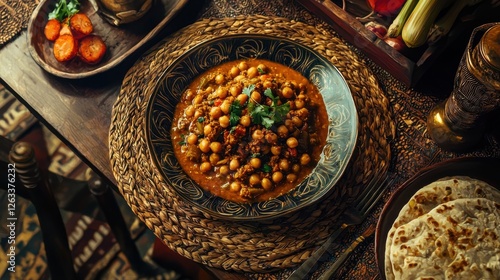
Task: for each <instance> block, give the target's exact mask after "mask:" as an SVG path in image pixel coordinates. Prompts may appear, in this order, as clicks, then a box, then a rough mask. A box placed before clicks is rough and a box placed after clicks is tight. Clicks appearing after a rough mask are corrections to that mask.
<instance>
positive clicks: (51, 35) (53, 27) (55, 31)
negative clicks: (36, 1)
mask: <svg viewBox="0 0 500 280" xmlns="http://www.w3.org/2000/svg"><path fill="white" fill-rule="evenodd" d="M59 31H61V23H60V22H59V21H58V20H57V19H55V18H54V19H50V20H48V21H47V23H46V24H45V28H44V30H43V33H44V34H45V38H47V40H49V41H55V40H56V39H57V37H59Z"/></svg>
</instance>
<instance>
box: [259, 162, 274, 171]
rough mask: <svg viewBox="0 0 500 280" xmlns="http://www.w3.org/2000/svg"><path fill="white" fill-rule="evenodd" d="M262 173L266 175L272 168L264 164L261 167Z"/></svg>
mask: <svg viewBox="0 0 500 280" xmlns="http://www.w3.org/2000/svg"><path fill="white" fill-rule="evenodd" d="M262 171H264V172H266V173H270V172H271V171H273V168H272V167H271V166H270V165H269V164H267V163H266V164H264V165H263V166H262Z"/></svg>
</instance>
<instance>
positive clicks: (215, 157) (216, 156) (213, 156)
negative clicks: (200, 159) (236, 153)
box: [208, 153, 220, 166]
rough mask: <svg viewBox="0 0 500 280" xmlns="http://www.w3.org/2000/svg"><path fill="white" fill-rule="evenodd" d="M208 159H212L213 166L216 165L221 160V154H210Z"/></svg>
mask: <svg viewBox="0 0 500 280" xmlns="http://www.w3.org/2000/svg"><path fill="white" fill-rule="evenodd" d="M208 161H210V164H211V165H213V166H216V165H217V162H219V161H220V155H219V154H216V153H212V154H210V156H209V157H208Z"/></svg>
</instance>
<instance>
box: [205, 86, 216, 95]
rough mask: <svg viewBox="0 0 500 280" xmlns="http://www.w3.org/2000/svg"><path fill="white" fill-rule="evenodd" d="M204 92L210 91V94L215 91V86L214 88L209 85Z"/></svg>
mask: <svg viewBox="0 0 500 280" xmlns="http://www.w3.org/2000/svg"><path fill="white" fill-rule="evenodd" d="M203 92H204V93H208V94H210V93H212V92H214V88H213V87H212V86H208V87H207V88H206V89H205V91H203Z"/></svg>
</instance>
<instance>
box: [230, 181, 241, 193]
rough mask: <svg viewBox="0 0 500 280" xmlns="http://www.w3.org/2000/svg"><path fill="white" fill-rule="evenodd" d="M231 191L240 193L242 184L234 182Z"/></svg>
mask: <svg viewBox="0 0 500 280" xmlns="http://www.w3.org/2000/svg"><path fill="white" fill-rule="evenodd" d="M229 189H230V190H231V191H232V192H239V191H240V190H241V183H240V182H232V183H231V185H230V186H229Z"/></svg>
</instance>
